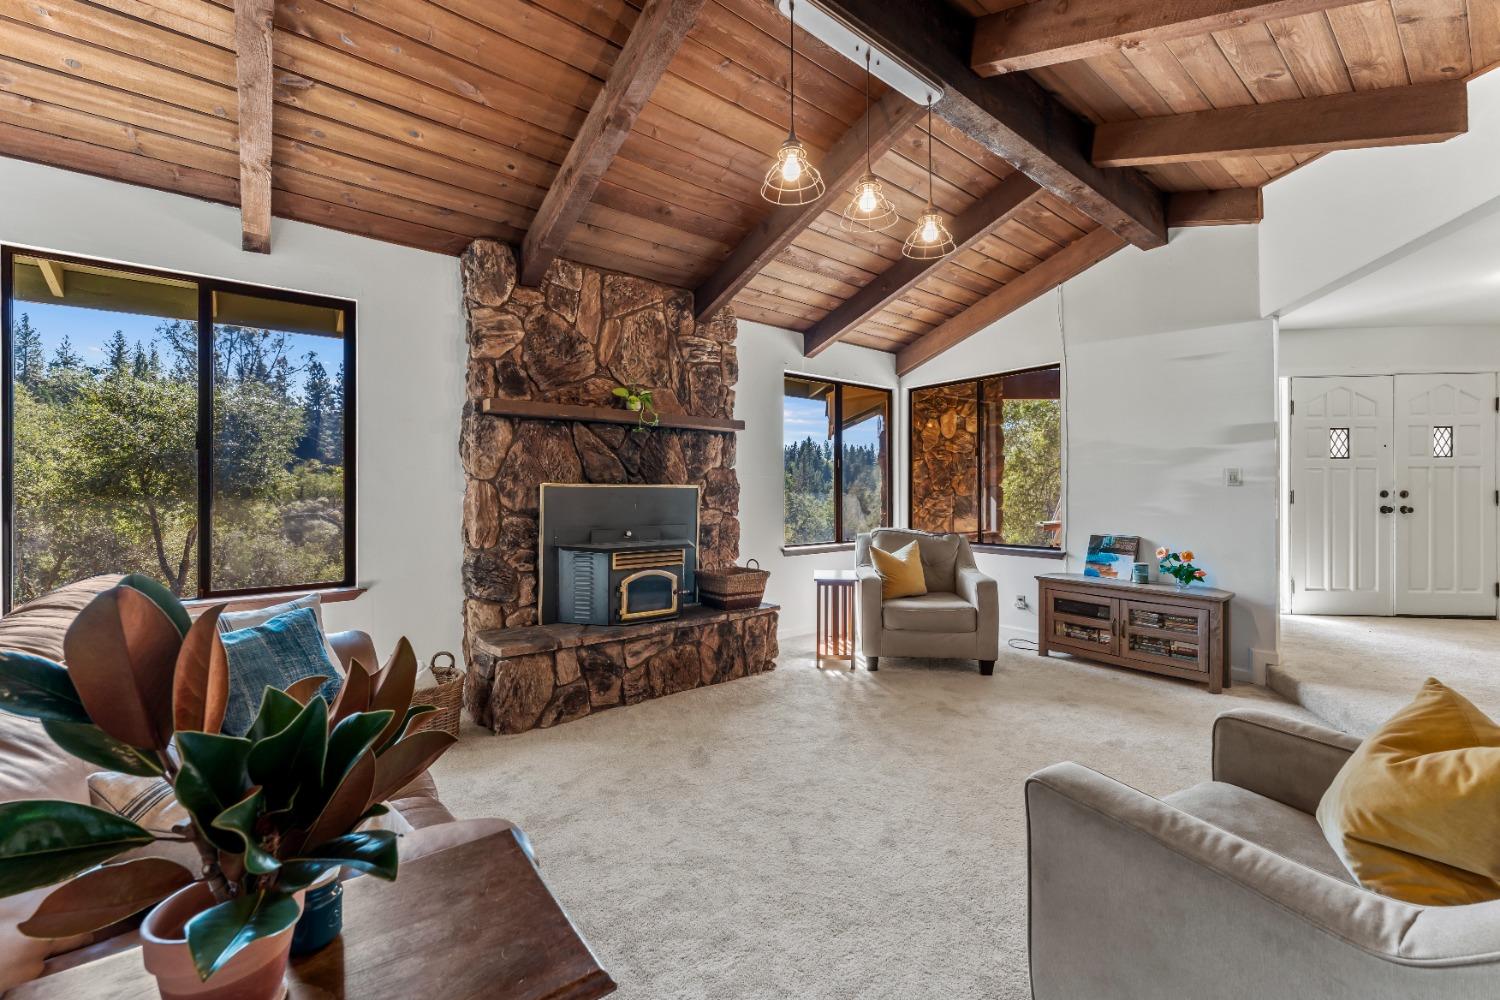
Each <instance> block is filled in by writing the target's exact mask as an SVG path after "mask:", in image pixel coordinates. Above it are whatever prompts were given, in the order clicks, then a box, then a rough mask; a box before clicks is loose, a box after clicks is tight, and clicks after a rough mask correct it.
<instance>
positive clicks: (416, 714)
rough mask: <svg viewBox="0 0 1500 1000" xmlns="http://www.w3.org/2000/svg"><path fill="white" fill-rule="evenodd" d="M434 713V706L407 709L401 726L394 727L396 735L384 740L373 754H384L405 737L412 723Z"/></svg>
mask: <svg viewBox="0 0 1500 1000" xmlns="http://www.w3.org/2000/svg"><path fill="white" fill-rule="evenodd" d="M436 711H437V706H436V705H413V706H412V707H411V708H408V709H407V710H406V718H404V719H402V720H401V725H399V726H397V727H396V733H395V735H394V736H392V737H391V738H390V739H388V740H386V741H385V742H384V743H382V744H381V745H380V748H379V749H378V750H376V751H375V752H376V753H385V752H386V751H387V750H389V749H390V748H391V747H393V746H395V745H396V744H397V743H398V742H400V741H401V738H402V737H403V736H405V735H406V734H407V733H409V732H411V726H412V723H413V722H416V721H417V720H418V719H420V718H423V717H424V716H428V715H431V714H432V713H433V712H436Z"/></svg>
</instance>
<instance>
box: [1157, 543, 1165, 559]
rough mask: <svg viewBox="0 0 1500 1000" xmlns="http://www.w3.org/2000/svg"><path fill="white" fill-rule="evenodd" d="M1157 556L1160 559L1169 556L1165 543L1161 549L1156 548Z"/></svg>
mask: <svg viewBox="0 0 1500 1000" xmlns="http://www.w3.org/2000/svg"><path fill="white" fill-rule="evenodd" d="M1156 558H1158V559H1165V558H1167V547H1166V546H1165V545H1163V546H1162V547H1161V548H1159V549H1157V550H1156Z"/></svg>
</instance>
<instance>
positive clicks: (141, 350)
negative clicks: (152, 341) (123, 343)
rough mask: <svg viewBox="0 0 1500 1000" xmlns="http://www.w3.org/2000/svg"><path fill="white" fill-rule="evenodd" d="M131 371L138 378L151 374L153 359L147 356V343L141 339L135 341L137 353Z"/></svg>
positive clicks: (131, 363)
mask: <svg viewBox="0 0 1500 1000" xmlns="http://www.w3.org/2000/svg"><path fill="white" fill-rule="evenodd" d="M130 372H131V374H132V375H134V376H135V377H136V378H145V377H146V376H147V375H149V374H151V359H150V358H148V357H146V345H145V344H142V343H141V342H140V341H139V340H137V341H136V342H135V355H134V357H133V358H132V360H131V362H130Z"/></svg>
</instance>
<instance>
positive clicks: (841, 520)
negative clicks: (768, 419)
mask: <svg viewBox="0 0 1500 1000" xmlns="http://www.w3.org/2000/svg"><path fill="white" fill-rule="evenodd" d="M890 414H891V393H890V390H888V389H874V388H870V387H869V386H862V385H848V384H845V383H842V382H831V381H828V380H827V379H815V378H806V377H803V376H800V375H788V376H787V377H786V383H785V392H784V395H783V399H782V459H783V474H784V479H785V487H786V535H785V538H786V544H787V545H789V546H795V545H826V544H830V543H834V542H839V541H844V542H852V541H854V539H855V538H856V537H857V536H858V535H859V534H860V533H861V532H865V531H872V530H874V529H875V528H878V527H880V526H881V525H886V524H890V523H891V521H890V510H891V489H890V478H891V477H890Z"/></svg>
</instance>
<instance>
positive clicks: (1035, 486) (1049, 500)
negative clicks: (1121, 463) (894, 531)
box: [909, 366, 1062, 549]
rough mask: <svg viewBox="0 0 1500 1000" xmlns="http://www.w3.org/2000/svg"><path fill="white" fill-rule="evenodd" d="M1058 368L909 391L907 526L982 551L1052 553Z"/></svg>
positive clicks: (1058, 451) (1056, 529)
mask: <svg viewBox="0 0 1500 1000" xmlns="http://www.w3.org/2000/svg"><path fill="white" fill-rule="evenodd" d="M1060 390H1061V371H1060V369H1059V368H1058V367H1056V366H1053V367H1049V368H1036V369H1031V370H1028V371H1021V372H1012V373H1009V374H1004V375H991V376H986V377H982V378H977V379H967V380H964V381H962V382H951V383H947V384H945V385H934V386H926V387H923V388H921V389H913V390H912V391H911V397H910V402H911V449H910V451H911V467H910V495H911V516H910V519H909V520H910V524H911V526H912V527H913V528H916V529H919V530H922V531H937V532H948V531H952V532H957V533H958V534H961V535H965V536H967V537H968V538H969V540H970V541H973V542H977V543H980V544H984V545H1000V546H1018V547H1024V548H1044V549H1060V548H1061V547H1062V520H1061V518H1062V403H1061V401H1060V396H1061V392H1060Z"/></svg>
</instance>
